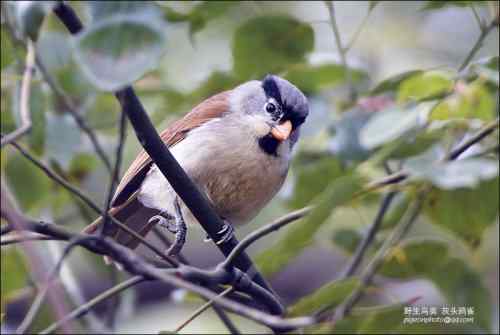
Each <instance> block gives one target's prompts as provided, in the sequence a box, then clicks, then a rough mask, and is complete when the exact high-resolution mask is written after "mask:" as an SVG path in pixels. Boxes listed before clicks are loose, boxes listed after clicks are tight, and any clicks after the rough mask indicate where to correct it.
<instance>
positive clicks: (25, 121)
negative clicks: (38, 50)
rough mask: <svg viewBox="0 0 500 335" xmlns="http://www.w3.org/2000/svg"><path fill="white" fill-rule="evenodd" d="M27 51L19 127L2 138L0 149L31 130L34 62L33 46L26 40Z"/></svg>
mask: <svg viewBox="0 0 500 335" xmlns="http://www.w3.org/2000/svg"><path fill="white" fill-rule="evenodd" d="M27 47H28V50H27V53H26V65H25V69H24V74H23V81H22V83H21V98H20V100H21V103H20V108H19V109H20V116H21V117H20V119H21V126H20V127H19V128H18V129H16V130H14V131H13V132H12V133H10V134H7V135H5V136H4V137H2V140H1V142H0V147H3V146H4V145H6V144H8V143H11V142H13V141H15V140H17V139H18V138H19V137H21V136H23V135H24V134H26V133H27V132H28V131H30V130H31V113H30V95H31V78H32V77H33V71H34V70H35V68H34V62H35V46H34V45H33V42H32V41H31V40H28V44H27Z"/></svg>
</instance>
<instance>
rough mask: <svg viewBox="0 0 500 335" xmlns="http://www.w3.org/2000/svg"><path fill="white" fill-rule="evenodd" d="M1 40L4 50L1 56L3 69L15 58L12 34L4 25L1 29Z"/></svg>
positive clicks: (0, 61) (0, 60) (0, 62)
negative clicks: (10, 34)
mask: <svg viewBox="0 0 500 335" xmlns="http://www.w3.org/2000/svg"><path fill="white" fill-rule="evenodd" d="M0 41H1V50H2V57H0V64H1V67H0V69H1V70H3V69H4V68H6V67H7V66H9V65H10V63H12V61H13V60H14V59H15V54H14V47H13V45H12V42H11V40H10V36H9V34H8V33H7V31H6V30H5V29H4V27H3V26H2V27H1V29H0Z"/></svg>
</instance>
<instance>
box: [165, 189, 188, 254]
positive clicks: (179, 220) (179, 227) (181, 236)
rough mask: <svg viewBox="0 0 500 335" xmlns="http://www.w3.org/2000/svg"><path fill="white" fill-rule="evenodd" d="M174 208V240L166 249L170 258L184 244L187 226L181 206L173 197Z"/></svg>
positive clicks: (177, 199)
mask: <svg viewBox="0 0 500 335" xmlns="http://www.w3.org/2000/svg"><path fill="white" fill-rule="evenodd" d="M174 207H175V227H176V232H175V240H174V243H172V245H171V246H170V247H169V248H168V250H167V254H168V255H170V256H174V255H177V254H178V253H179V252H181V250H182V247H183V246H184V243H185V242H186V234H187V226H186V222H185V221H184V216H182V212H181V205H180V204H179V197H177V196H176V197H175V200H174Z"/></svg>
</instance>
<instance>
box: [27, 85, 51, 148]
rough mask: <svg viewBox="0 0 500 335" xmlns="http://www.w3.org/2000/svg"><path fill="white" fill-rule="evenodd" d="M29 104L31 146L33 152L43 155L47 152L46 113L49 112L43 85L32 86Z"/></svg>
mask: <svg viewBox="0 0 500 335" xmlns="http://www.w3.org/2000/svg"><path fill="white" fill-rule="evenodd" d="M29 102H30V114H31V123H32V127H31V131H30V133H29V146H30V148H31V149H32V150H33V152H35V153H37V154H39V155H41V154H43V152H44V150H45V127H46V122H45V111H46V110H47V99H46V96H45V94H44V92H43V91H42V87H41V85H33V84H32V85H31V95H30V101H29Z"/></svg>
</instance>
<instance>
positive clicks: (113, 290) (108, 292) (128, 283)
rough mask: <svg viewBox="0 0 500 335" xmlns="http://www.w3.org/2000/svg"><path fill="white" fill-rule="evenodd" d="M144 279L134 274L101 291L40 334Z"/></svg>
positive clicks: (52, 329)
mask: <svg viewBox="0 0 500 335" xmlns="http://www.w3.org/2000/svg"><path fill="white" fill-rule="evenodd" d="M143 281H144V278H143V277H142V276H134V277H132V278H130V279H127V280H125V281H124V282H122V283H120V284H118V285H116V286H114V287H112V288H110V289H108V290H106V291H104V292H102V293H101V294H99V295H97V296H96V297H94V298H93V299H91V300H89V301H88V302H87V303H85V304H83V305H81V306H79V307H78V308H76V309H75V310H73V311H72V312H71V313H69V314H68V315H66V316H65V317H64V318H62V319H60V320H58V321H57V322H54V323H53V324H51V325H50V326H48V327H47V328H46V329H45V330H43V331H42V332H41V334H49V333H52V332H54V331H56V330H57V329H59V328H60V327H61V326H62V325H63V324H66V323H67V322H69V321H71V320H74V319H77V318H79V317H81V316H82V315H84V314H85V313H87V312H88V311H90V310H91V309H92V308H93V307H94V306H95V305H97V304H99V303H101V302H103V301H105V300H106V299H108V298H111V297H113V296H115V295H116V294H119V293H121V292H122V291H124V290H126V289H128V288H129V287H132V286H134V285H137V284H139V283H141V282H143Z"/></svg>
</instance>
